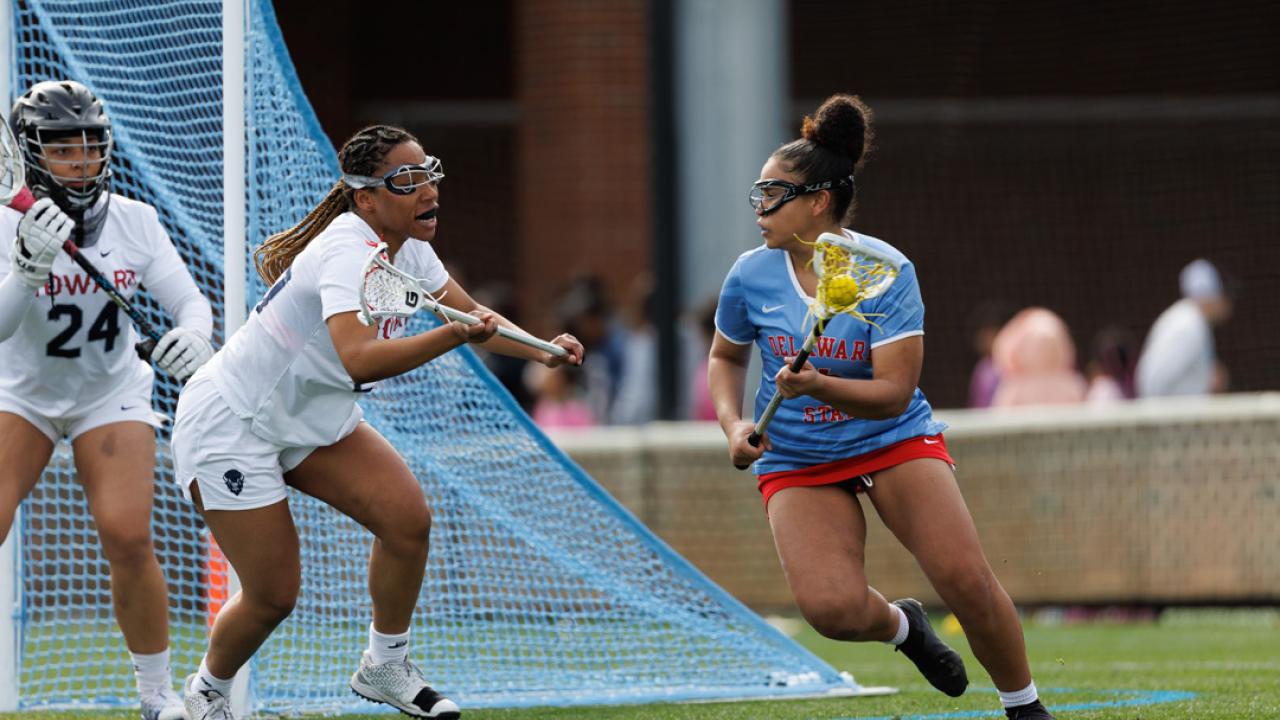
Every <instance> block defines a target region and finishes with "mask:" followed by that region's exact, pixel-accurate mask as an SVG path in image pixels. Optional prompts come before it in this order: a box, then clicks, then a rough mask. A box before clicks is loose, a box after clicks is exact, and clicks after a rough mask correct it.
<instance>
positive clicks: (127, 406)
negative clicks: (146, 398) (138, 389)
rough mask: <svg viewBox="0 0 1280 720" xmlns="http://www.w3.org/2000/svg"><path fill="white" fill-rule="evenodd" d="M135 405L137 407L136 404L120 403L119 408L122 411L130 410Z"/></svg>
mask: <svg viewBox="0 0 1280 720" xmlns="http://www.w3.org/2000/svg"><path fill="white" fill-rule="evenodd" d="M136 407H138V406H137V405H121V406H120V409H121V410H122V411H123V410H132V409H134V408H136Z"/></svg>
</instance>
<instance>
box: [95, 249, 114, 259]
mask: <svg viewBox="0 0 1280 720" xmlns="http://www.w3.org/2000/svg"><path fill="white" fill-rule="evenodd" d="M115 251H116V249H115V248H111V249H110V250H99V251H98V254H99V255H101V256H102V257H106V256H108V255H110V254H111V253H113V252H115Z"/></svg>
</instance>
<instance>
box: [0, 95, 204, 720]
mask: <svg viewBox="0 0 1280 720" xmlns="http://www.w3.org/2000/svg"><path fill="white" fill-rule="evenodd" d="M10 122H11V123H12V125H13V130H14V134H15V136H16V137H17V139H18V142H19V144H20V145H21V147H22V153H23V159H24V160H25V162H26V164H27V168H28V183H29V186H30V188H31V190H32V192H34V194H35V195H36V197H37V198H38V200H37V201H36V203H35V205H34V206H33V207H32V208H31V209H30V211H29V212H27V214H25V215H21V214H19V213H18V212H16V211H13V210H10V209H8V208H4V209H0V539H3V538H4V537H6V536H7V535H8V533H9V529H10V527H11V526H12V525H13V518H14V512H15V510H16V509H17V507H18V504H19V503H20V502H21V501H22V499H23V498H25V497H26V496H27V495H28V494H29V493H30V492H31V489H32V488H33V487H35V484H36V482H37V481H38V480H39V479H40V474H41V472H42V471H43V470H44V467H45V465H47V464H48V462H49V458H50V457H51V455H52V453H53V448H54V444H55V443H57V441H58V440H60V439H62V438H64V437H65V438H67V439H68V440H69V441H70V442H71V447H72V450H73V452H74V453H75V462H76V475H77V477H78V479H79V481H80V484H81V485H82V486H83V488H84V492H85V497H86V498H87V499H88V501H89V511H90V512H91V513H92V514H93V518H94V522H95V523H96V525H97V529H98V537H99V539H100V540H101V541H102V552H103V555H105V556H106V559H107V562H108V564H109V565H110V568H111V594H112V598H113V601H114V605H115V611H116V621H117V622H119V624H120V630H121V631H122V632H123V634H124V638H125V644H126V645H128V647H129V652H130V654H131V656H132V658H133V664H134V669H135V673H136V676H137V684H138V691H139V693H140V695H141V702H142V717H143V719H144V720H176V719H177V718H182V717H184V712H183V707H182V702H181V700H180V699H179V698H178V696H177V694H176V693H175V692H174V691H173V687H172V680H171V676H170V670H169V622H168V618H169V601H168V589H167V587H166V585H165V579H164V575H163V574H162V572H161V570H160V564H159V563H158V562H157V561H156V558H155V552H154V549H153V547H152V543H151V507H152V497H153V491H154V473H155V457H156V440H155V427H157V426H158V423H157V421H156V415H155V413H154V412H153V411H152V409H151V386H152V381H153V379H154V377H155V375H154V372H153V371H152V368H151V366H150V365H148V364H147V363H146V362H144V361H143V360H141V359H139V357H138V354H137V352H135V350H134V345H135V343H137V342H138V336H137V334H136V333H135V332H134V329H133V326H132V325H131V324H130V323H129V320H128V316H127V315H125V314H124V313H123V312H122V311H121V310H120V308H119V307H118V306H117V305H115V303H113V302H112V301H111V300H110V299H109V298H108V296H107V294H106V293H104V292H102V291H101V290H99V289H98V288H97V286H96V285H95V284H94V282H93V280H92V279H91V278H90V276H89V275H88V274H87V273H85V272H84V271H83V270H82V269H81V268H80V267H79V266H78V265H76V264H75V262H73V261H72V259H71V257H70V256H69V255H67V254H66V253H63V252H62V251H61V247H62V243H63V241H64V240H66V239H68V238H73V239H74V241H75V243H76V244H77V245H78V246H79V247H80V248H81V251H82V252H83V253H84V255H85V256H86V257H87V258H88V259H89V260H90V262H92V263H93V265H94V266H95V267H97V268H98V269H99V270H101V271H102V273H103V275H104V276H105V277H106V278H107V279H109V280H111V281H112V282H113V283H114V284H115V286H116V289H117V290H118V291H119V292H120V294H121V295H123V296H124V297H126V298H130V297H132V296H133V295H134V293H135V292H136V291H137V290H138V286H139V285H145V286H146V288H147V290H148V292H150V293H151V295H152V297H154V298H155V299H156V300H157V301H158V302H159V303H160V304H161V305H162V306H163V307H164V308H165V310H166V311H168V313H169V315H170V316H171V317H173V318H174V319H175V326H174V328H173V329H172V330H170V331H169V332H168V333H166V334H165V335H164V336H163V338H162V339H161V340H160V342H159V343H158V344H157V345H156V347H155V350H154V351H153V352H152V353H151V361H152V362H154V363H155V365H156V367H157V368H159V369H160V370H161V371H163V372H165V373H168V374H169V375H172V376H173V377H175V378H177V379H179V380H181V379H184V378H186V377H187V376H188V375H190V374H191V373H192V372H194V371H195V369H196V368H197V367H198V366H199V365H200V364H201V363H203V362H204V361H205V360H208V359H209V357H210V356H211V355H212V354H213V348H212V346H211V345H210V343H209V336H210V331H211V329H212V313H211V311H210V308H209V302H208V301H207V300H206V299H205V298H204V297H203V296H202V295H201V294H200V291H199V290H198V289H197V288H196V284H195V282H194V281H193V280H192V278H191V274H190V273H189V272H188V271H187V268H186V265H184V264H183V262H182V258H181V257H179V256H178V251H177V250H176V249H175V248H174V246H173V243H172V241H170V239H169V236H168V234H167V233H166V232H165V230H164V228H163V227H162V226H161V224H160V221H159V219H158V217H157V215H156V211H155V209H154V208H152V207H151V206H150V205H146V204H144V203H140V202H136V201H133V200H130V199H128V198H125V197H122V196H120V195H114V194H112V193H111V192H110V189H109V186H110V180H111V167H110V163H111V150H112V138H111V121H110V120H109V119H108V118H107V114H106V112H105V111H104V110H103V107H102V103H101V102H99V101H98V99H97V98H96V97H94V95H93V93H92V92H91V91H90V90H89V89H88V88H86V87H85V86H84V85H81V84H80V83H76V82H70V81H50V82H42V83H38V84H36V85H35V86H33V87H32V88H31V89H30V90H29V91H27V93H26V94H24V95H23V96H22V97H21V98H19V99H18V101H17V103H16V104H15V105H14V108H13V112H12V114H11V115H10Z"/></svg>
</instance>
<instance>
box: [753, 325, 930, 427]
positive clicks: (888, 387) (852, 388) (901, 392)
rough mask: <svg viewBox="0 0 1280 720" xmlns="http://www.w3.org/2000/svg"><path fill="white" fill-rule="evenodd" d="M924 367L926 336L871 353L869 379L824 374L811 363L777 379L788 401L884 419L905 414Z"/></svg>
mask: <svg viewBox="0 0 1280 720" xmlns="http://www.w3.org/2000/svg"><path fill="white" fill-rule="evenodd" d="M923 365H924V336H922V335H915V336H912V337H908V338H903V339H902V340H897V341H895V342H891V343H888V344H885V345H881V346H879V347H877V348H875V349H874V350H872V351H871V367H872V377H871V379H870V380H860V379H854V378H842V377H836V376H834V375H823V374H821V373H819V372H818V371H817V370H816V369H814V367H813V365H811V364H809V363H805V366H804V367H803V368H801V369H800V372H797V373H793V372H791V368H790V366H789V364H787V365H784V366H783V367H782V369H781V370H779V371H778V375H777V377H776V378H775V379H776V381H777V383H778V389H779V390H780V391H781V392H782V396H783V397H785V398H793V397H798V396H801V395H808V396H810V397H813V398H815V399H817V400H821V401H822V402H824V403H826V404H828V405H830V406H831V407H833V408H835V409H836V410H839V411H840V412H842V413H845V414H846V415H852V416H853V417H857V418H862V419H864V420H884V419H886V418H891V417H897V416H898V415H901V414H902V413H904V412H906V410H907V407H908V406H909V405H910V404H911V397H912V395H914V394H915V391H916V385H917V384H918V383H919V382H920V369H921V367H922V366H923Z"/></svg>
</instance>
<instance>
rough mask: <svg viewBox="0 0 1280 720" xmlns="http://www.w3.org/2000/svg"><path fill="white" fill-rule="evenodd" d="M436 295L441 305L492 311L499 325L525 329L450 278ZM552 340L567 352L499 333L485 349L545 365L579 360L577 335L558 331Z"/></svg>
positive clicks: (458, 308) (581, 354)
mask: <svg viewBox="0 0 1280 720" xmlns="http://www.w3.org/2000/svg"><path fill="white" fill-rule="evenodd" d="M435 295H436V297H439V298H440V304H442V305H448V306H449V307H451V308H453V309H454V310H461V311H462V312H466V313H474V312H486V313H491V314H492V315H493V316H494V317H495V318H497V321H498V324H499V325H502V326H503V327H506V328H509V329H511V330H516V331H518V332H521V333H524V330H523V329H522V328H521V327H520V326H518V325H516V324H515V323H513V322H511V321H510V320H508V319H507V318H505V317H503V316H502V315H501V314H500V313H496V312H494V311H493V310H491V309H489V308H487V307H484V306H483V305H480V304H479V303H477V302H476V301H475V299H474V298H472V297H471V295H470V294H468V293H467V291H466V290H464V289H463V288H462V286H461V285H459V284H458V282H457V281H456V280H454V279H453V278H449V280H448V281H447V282H446V283H445V284H444V287H443V288H441V289H440V290H439V291H438V292H436V293H435ZM526 334H527V333H526ZM551 342H553V343H555V344H556V345H559V346H560V347H562V348H564V349H565V350H566V351H568V352H567V354H566V355H565V356H564V357H556V356H555V355H552V354H551V353H548V352H543V351H542V350H538V349H537V348H532V347H529V346H528V345H525V344H524V343H518V342H515V341H514V340H510V339H508V338H504V337H502V336H495V337H493V338H491V339H489V340H486V341H485V342H484V349H485V350H490V351H493V352H496V353H500V354H502V355H510V356H512V357H518V358H524V359H525V360H533V361H534V362H540V363H542V364H543V365H546V366H547V367H556V366H557V365H564V364H570V365H581V364H582V357H583V348H582V343H580V342H578V339H577V338H575V337H574V336H572V335H570V334H568V333H564V334H561V335H558V336H557V337H556V338H555V339H553V340H552V341H551Z"/></svg>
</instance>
